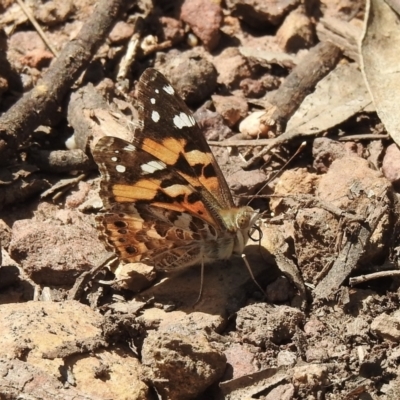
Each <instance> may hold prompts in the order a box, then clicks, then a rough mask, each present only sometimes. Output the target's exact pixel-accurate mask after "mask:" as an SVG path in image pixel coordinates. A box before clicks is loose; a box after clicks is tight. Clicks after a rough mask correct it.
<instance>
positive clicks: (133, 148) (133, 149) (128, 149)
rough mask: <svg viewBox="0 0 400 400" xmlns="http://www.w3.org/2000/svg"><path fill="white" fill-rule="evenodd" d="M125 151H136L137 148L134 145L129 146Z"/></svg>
mask: <svg viewBox="0 0 400 400" xmlns="http://www.w3.org/2000/svg"><path fill="white" fill-rule="evenodd" d="M124 150H126V151H136V147H135V146H134V145H133V144H128V145H127V146H125V147H124Z"/></svg>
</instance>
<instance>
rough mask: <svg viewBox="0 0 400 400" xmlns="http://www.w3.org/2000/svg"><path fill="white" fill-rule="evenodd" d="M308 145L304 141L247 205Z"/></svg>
mask: <svg viewBox="0 0 400 400" xmlns="http://www.w3.org/2000/svg"><path fill="white" fill-rule="evenodd" d="M306 145H307V143H306V142H303V143H302V144H301V145H300V147H299V148H298V149H297V150H296V152H295V153H294V154H293V155H292V157H290V158H289V160H288V161H286V163H285V164H284V165H283V166H282V167H281V168H280V169H279V170H278V171H276V172H275V174H273V175H272V176H271V178H269V179H268V180H267V182H265V183H264V185H263V186H262V187H261V189H260V190H258V191H257V193H256V194H255V195H254V196H252V197H251V199H250V200H249V201H248V203H247V205H248V204H249V203H250V201H251V200H252V199H254V197H255V196H257V195H258V193H260V192H261V191H262V190H263V189H264V188H265V187H266V186H267V185H268V184H269V183H270V182H271V181H273V180H274V179H275V178H276V177H277V176H278V175H279V174H280V173H281V172H282V171H283V169H284V168H286V167H287V165H288V164H289V163H290V162H291V161H292V160H293V159H294V158H295V157H296V156H297V155H298V154H299V153H300V151H302V150H303V149H304V147H306Z"/></svg>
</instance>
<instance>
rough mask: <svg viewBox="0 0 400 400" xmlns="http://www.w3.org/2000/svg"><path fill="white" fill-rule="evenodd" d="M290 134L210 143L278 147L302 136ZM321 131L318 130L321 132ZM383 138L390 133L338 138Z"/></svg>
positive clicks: (212, 144) (343, 140)
mask: <svg viewBox="0 0 400 400" xmlns="http://www.w3.org/2000/svg"><path fill="white" fill-rule="evenodd" d="M287 133H289V135H286V132H285V133H283V134H282V135H281V136H278V137H277V138H273V139H254V140H246V139H228V140H223V141H221V142H215V141H213V140H209V141H208V144H209V145H210V146H215V147H231V146H236V147H257V146H270V145H273V147H276V146H277V145H278V144H283V143H286V142H288V141H290V140H291V139H293V138H300V137H302V136H303V135H302V133H301V132H297V131H296V132H294V131H290V132H289V131H288V132H287ZM319 133H320V132H317V133H316V135H317V134H319ZM304 137H310V134H309V133H307V134H305V135H304ZM383 139H390V136H389V135H381V134H379V133H365V134H362V135H346V136H341V137H339V138H337V140H339V141H340V142H346V141H352V140H383Z"/></svg>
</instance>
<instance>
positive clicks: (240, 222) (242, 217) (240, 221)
mask: <svg viewBox="0 0 400 400" xmlns="http://www.w3.org/2000/svg"><path fill="white" fill-rule="evenodd" d="M250 218H251V214H249V213H248V212H247V210H244V211H243V212H242V213H240V214H239V215H238V217H237V219H236V223H237V226H238V228H239V229H243V228H247V227H248V226H249V225H250Z"/></svg>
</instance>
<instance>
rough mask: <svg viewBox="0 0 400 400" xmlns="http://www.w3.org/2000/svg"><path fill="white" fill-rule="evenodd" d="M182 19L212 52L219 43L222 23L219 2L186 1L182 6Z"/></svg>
mask: <svg viewBox="0 0 400 400" xmlns="http://www.w3.org/2000/svg"><path fill="white" fill-rule="evenodd" d="M181 19H182V21H184V22H186V23H187V24H188V25H189V26H190V27H191V28H192V30H193V32H194V33H195V34H196V36H198V37H199V38H200V40H201V41H202V42H203V44H204V47H205V48H206V49H207V50H209V51H212V50H214V49H215V47H216V46H217V45H218V43H219V39H220V31H219V29H220V27H221V23H222V9H221V6H220V4H219V2H216V1H212V0H205V1H204V0H185V2H184V3H183V4H182V9H181Z"/></svg>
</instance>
